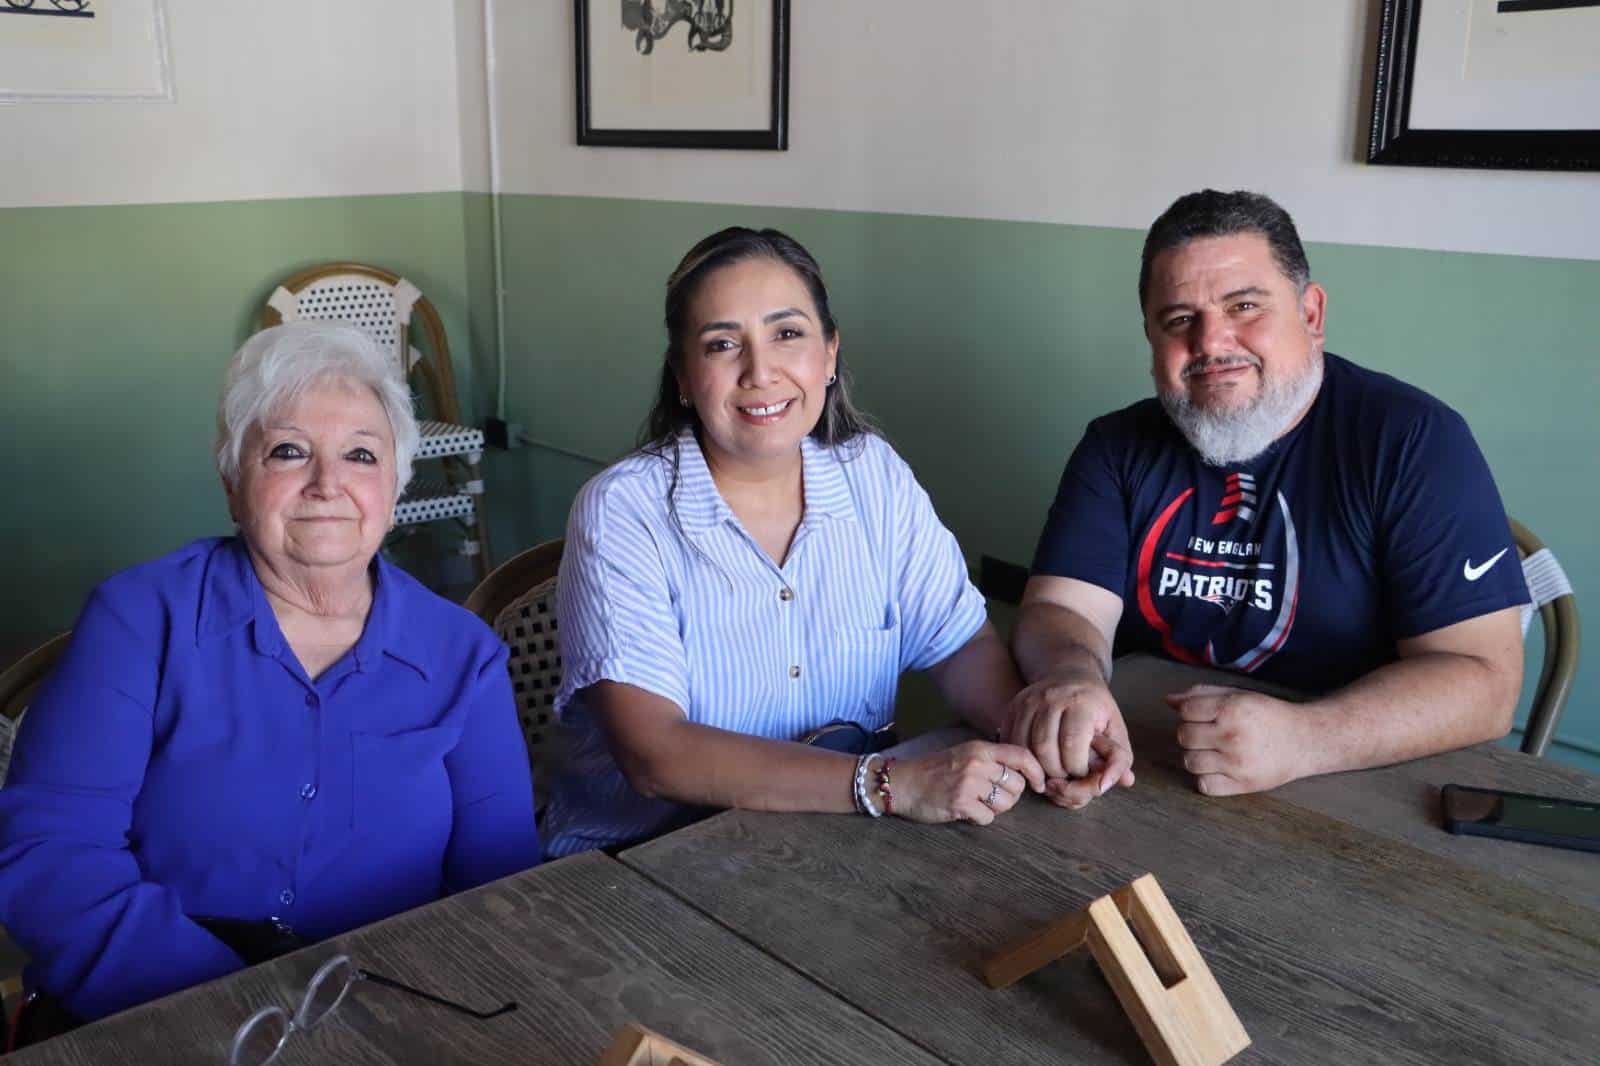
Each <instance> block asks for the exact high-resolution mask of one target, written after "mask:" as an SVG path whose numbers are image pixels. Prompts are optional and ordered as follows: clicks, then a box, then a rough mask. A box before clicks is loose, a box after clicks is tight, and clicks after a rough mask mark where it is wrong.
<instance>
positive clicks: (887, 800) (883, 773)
mask: <svg viewBox="0 0 1600 1066" xmlns="http://www.w3.org/2000/svg"><path fill="white" fill-rule="evenodd" d="M893 765H894V759H893V758H889V759H885V760H883V765H882V766H880V767H878V795H880V796H882V797H883V812H884V813H885V814H893V813H894V792H893V791H892V790H891V789H890V788H889V767H891V766H893Z"/></svg>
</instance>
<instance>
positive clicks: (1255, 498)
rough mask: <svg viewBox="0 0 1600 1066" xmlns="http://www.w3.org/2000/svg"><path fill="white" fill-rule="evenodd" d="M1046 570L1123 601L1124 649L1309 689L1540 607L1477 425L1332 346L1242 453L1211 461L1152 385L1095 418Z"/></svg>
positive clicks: (1054, 518)
mask: <svg viewBox="0 0 1600 1066" xmlns="http://www.w3.org/2000/svg"><path fill="white" fill-rule="evenodd" d="M1033 569H1034V572H1035V573H1037V574H1046V575H1052V576H1058V577H1070V578H1077V579H1078V580H1080V581H1087V582H1090V583H1092V584H1095V585H1099V586H1101V587H1102V588H1106V589H1109V590H1111V591H1112V592H1115V593H1116V594H1117V595H1119V596H1121V597H1122V620H1121V622H1120V623H1119V624H1118V626H1117V638H1116V654H1118V655H1121V654H1124V653H1127V652H1132V651H1149V652H1156V653H1158V654H1164V655H1166V656H1168V657H1170V658H1174V659H1178V660H1180V661H1182V662H1189V663H1199V664H1203V665H1210V666H1220V667H1223V668H1226V669H1230V670H1239V671H1243V672H1246V673H1253V674H1257V675H1259V676H1261V677H1263V678H1266V679H1268V680H1272V681H1278V682H1282V683H1284V684H1288V685H1293V686H1295V687H1297V688H1306V689H1315V690H1326V689H1331V688H1336V687H1338V686H1340V685H1344V684H1348V683H1349V682H1351V681H1353V680H1355V679H1356V678H1358V677H1361V676H1362V675H1364V674H1366V673H1368V672H1370V671H1371V670H1373V669H1374V668H1376V667H1378V666H1381V665H1383V664H1384V663H1388V662H1392V661H1393V660H1394V659H1395V658H1396V657H1397V652H1396V646H1395V642H1396V641H1397V640H1399V639H1402V638H1406V637H1414V636H1418V635H1420V634H1423V633H1429V632H1432V631H1433V630H1436V629H1441V628H1443V627H1444V626H1448V625H1452V624H1454V623H1456V622H1462V621H1465V620H1467V619H1469V618H1475V617H1477V616H1479V615H1482V614H1488V613H1489V612H1491V611H1498V610H1500V609H1502V608H1505V607H1511V606H1515V605H1517V604H1522V603H1526V602H1527V601H1528V592H1527V586H1526V585H1525V584H1524V582H1523V579H1522V568H1521V565H1520V563H1519V561H1518V558H1517V550H1516V547H1515V545H1514V544H1513V542H1512V539H1511V532H1510V528H1509V526H1508V523H1507V522H1506V515H1505V510H1504V508H1503V507H1502V506H1501V503H1500V494H1499V492H1498V491H1497V490H1496V489H1495V485H1494V479H1493V478H1492V477H1491V476H1490V474H1489V467H1488V464H1486V463H1485V462H1484V459H1483V454H1482V453H1481V452H1480V451H1479V450H1478V446H1477V443H1476V442H1475V441H1474V440H1473V439H1472V433H1471V432H1470V431H1469V430H1468V429H1467V424H1466V422H1465V421H1463V420H1462V418H1461V416H1460V415H1458V414H1456V413H1455V412H1454V411H1452V410H1451V409H1450V408H1448V407H1446V406H1445V405H1444V404H1443V403H1440V402H1439V401H1438V400H1436V399H1434V398H1433V397H1431V396H1429V395H1428V394H1426V393H1424V392H1422V391H1421V390H1419V389H1415V388H1412V387H1411V386H1409V385H1406V384H1404V383H1403V382H1400V381H1397V380H1395V379H1394V378H1392V377H1389V376H1388V375H1387V374H1378V373H1374V372H1372V371H1370V370H1365V369H1363V368H1361V367H1358V366H1356V365H1355V364H1354V363H1351V362H1349V361H1348V360H1345V359H1341V358H1339V357H1338V356H1336V355H1331V354H1330V355H1327V356H1325V357H1324V371H1323V382H1322V388H1321V390H1320V391H1319V392H1318V394H1317V398H1316V401H1315V402H1314V403H1313V404H1312V406H1311V410H1310V411H1308V412H1307V413H1306V416H1305V418H1304V419H1302V420H1301V422H1300V424H1299V425H1298V426H1296V427H1295V428H1294V429H1293V430H1291V431H1290V432H1289V433H1288V434H1286V435H1285V436H1284V437H1283V438H1281V439H1280V440H1278V441H1276V442H1274V443H1273V445H1272V447H1270V448H1268V449H1267V451H1266V452H1264V453H1263V454H1261V455H1259V456H1257V457H1256V458H1255V459H1253V460H1251V461H1250V462H1248V463H1240V464H1237V465H1233V466H1226V467H1214V466H1208V465H1206V464H1205V463H1204V462H1203V461H1202V460H1201V459H1200V457H1199V455H1198V454H1197V453H1196V452H1195V451H1194V449H1193V448H1191V447H1190V446H1189V443H1188V442H1187V441H1186V440H1185V439H1184V438H1183V435H1182V434H1181V433H1179V431H1178V429H1177V427H1176V426H1174V425H1173V424H1172V421H1171V420H1170V419H1169V418H1168V417H1167V414H1166V412H1165V411H1164V410H1162V408H1161V405H1160V403H1159V402H1158V401H1157V400H1155V399H1149V400H1144V401H1142V402H1140V403H1136V404H1134V405H1133V406H1131V407H1126V408H1124V409H1122V410H1121V411H1117V412H1114V413H1112V414H1109V415H1106V416H1105V417H1103V418H1098V419H1095V420H1094V421H1093V422H1091V423H1090V424H1089V428H1088V430H1087V432H1085V434H1084V437H1083V440H1082V441H1081V442H1080V443H1079V444H1078V447H1077V449H1076V450H1075V451H1074V452H1073V453H1072V458H1071V459H1070V460H1068V462H1067V468H1066V471H1065V473H1063V474H1062V476H1061V487H1060V489H1059V490H1058V491H1057V493H1056V499H1055V503H1054V504H1053V505H1052V506H1051V508H1050V516H1049V518H1048V520H1047V521H1046V523H1045V528H1044V533H1043V534H1042V535H1041V537H1040V539H1039V550H1038V552H1037V553H1036V554H1035V556H1034V562H1033Z"/></svg>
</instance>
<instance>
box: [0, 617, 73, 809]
mask: <svg viewBox="0 0 1600 1066" xmlns="http://www.w3.org/2000/svg"><path fill="white" fill-rule="evenodd" d="M71 636H72V634H71V633H63V634H61V635H60V636H58V637H52V638H51V639H50V640H47V641H45V642H44V643H43V644H41V645H39V646H38V647H37V648H35V649H33V650H32V651H30V652H29V653H28V654H26V655H24V656H23V657H22V658H21V659H19V660H17V661H16V662H15V663H13V664H12V665H11V667H10V668H9V669H7V670H6V671H5V672H4V673H0V718H3V719H4V720H3V721H0V782H4V781H5V779H6V772H7V771H8V770H10V769H11V742H12V740H13V739H14V738H15V736H16V730H17V726H18V724H19V723H20V722H21V720H22V712H24V711H26V710H27V709H28V704H29V703H30V702H32V700H33V696H34V693H36V692H38V691H39V686H40V685H42V684H43V683H44V679H45V678H46V677H49V676H50V671H51V669H52V668H54V666H55V665H56V660H57V659H59V658H61V653H62V652H64V651H66V650H67V640H68V638H70V637H71Z"/></svg>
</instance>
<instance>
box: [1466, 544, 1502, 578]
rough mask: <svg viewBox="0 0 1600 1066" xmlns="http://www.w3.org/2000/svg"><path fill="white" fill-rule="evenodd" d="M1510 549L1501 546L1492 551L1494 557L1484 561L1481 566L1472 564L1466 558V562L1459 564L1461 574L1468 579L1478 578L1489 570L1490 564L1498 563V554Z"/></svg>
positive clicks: (1500, 554)
mask: <svg viewBox="0 0 1600 1066" xmlns="http://www.w3.org/2000/svg"><path fill="white" fill-rule="evenodd" d="M1510 550H1511V549H1510V548H1501V549H1500V550H1499V551H1497V552H1495V553H1494V558H1492V559H1490V560H1489V561H1488V562H1486V563H1484V564H1483V565H1482V566H1473V565H1472V560H1471V559H1468V560H1467V561H1466V562H1464V563H1462V564H1461V576H1462V577H1464V578H1466V579H1467V580H1468V581H1476V580H1478V579H1479V578H1480V577H1482V576H1483V575H1484V574H1487V573H1488V572H1489V568H1490V567H1491V566H1493V565H1494V564H1495V563H1498V562H1499V561H1500V556H1502V555H1504V554H1505V553H1506V552H1508V551H1510Z"/></svg>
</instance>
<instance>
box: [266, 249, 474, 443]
mask: <svg viewBox="0 0 1600 1066" xmlns="http://www.w3.org/2000/svg"><path fill="white" fill-rule="evenodd" d="M301 318H310V319H319V320H325V321H330V322H344V323H346V324H348V325H352V326H356V327H358V328H360V329H361V330H363V331H365V332H366V333H367V335H368V336H370V337H372V339H373V340H375V341H377V342H378V346H379V347H380V348H382V349H383V350H385V351H388V352H390V353H392V356H393V359H394V365H395V368H396V371H397V372H398V373H399V374H400V376H401V378H402V379H404V378H407V377H409V376H410V375H411V374H412V373H413V372H416V373H418V374H419V375H420V376H421V378H422V382H423V386H424V392H425V393H426V396H425V399H426V400H427V402H428V405H429V410H430V412H431V414H432V416H433V417H434V418H435V419H437V420H439V421H443V422H452V423H459V422H460V421H461V403H460V401H459V399H458V398H457V396H456V383H455V371H454V369H453V367H452V365H451V362H450V345H449V342H448V341H446V340H445V335H444V324H443V322H441V321H440V319H439V312H438V311H437V310H435V309H434V306H433V303H432V301H430V300H429V299H428V298H427V297H426V296H424V295H423V294H422V292H421V291H420V290H419V289H418V288H417V287H416V286H415V285H413V284H412V283H411V282H409V281H407V280H406V279H405V278H402V277H401V276H400V275H398V274H396V273H394V272H393V271H390V270H385V269H384V268H382V267H378V266H371V265H369V264H366V263H324V264H322V265H320V266H314V267H310V268H308V269H306V270H302V271H300V272H299V273H298V274H295V275H294V276H293V277H290V278H287V279H285V280H284V282H283V284H281V285H279V286H278V287H277V288H276V289H274V290H273V292H272V295H271V296H270V297H269V298H268V299H267V306H266V307H265V308H263V309H262V312H261V326H262V328H266V327H267V326H276V325H278V324H280V323H283V322H292V321H294V320H295V319H301ZM418 333H420V334H421V335H422V340H423V344H424V346H425V347H426V349H427V351H426V354H424V353H423V352H422V351H419V350H418V349H417V346H416V344H415V343H414V341H415V340H416V334H418Z"/></svg>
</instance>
